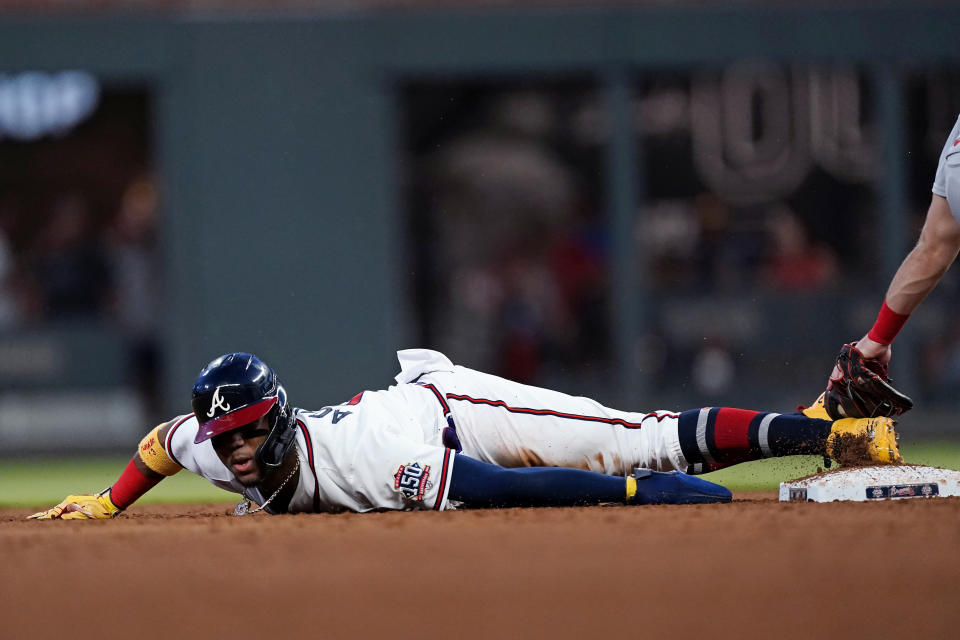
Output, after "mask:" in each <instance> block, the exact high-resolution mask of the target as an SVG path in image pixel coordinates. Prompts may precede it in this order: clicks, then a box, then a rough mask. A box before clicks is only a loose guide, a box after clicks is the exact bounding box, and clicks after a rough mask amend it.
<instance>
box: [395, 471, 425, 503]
mask: <svg viewBox="0 0 960 640" xmlns="http://www.w3.org/2000/svg"><path fill="white" fill-rule="evenodd" d="M429 478H430V465H424V466H422V467H421V466H420V463H419V462H408V463H407V464H402V465H400V468H399V469H397V472H396V473H395V474H393V488H394V490H396V491H398V492H400V493H402V494H403V495H404V496H406V497H407V498H410V499H411V500H423V496H424V494H425V493H426V492H427V489H430V488H431V487H432V486H433V483H432V482H430V481H429Z"/></svg>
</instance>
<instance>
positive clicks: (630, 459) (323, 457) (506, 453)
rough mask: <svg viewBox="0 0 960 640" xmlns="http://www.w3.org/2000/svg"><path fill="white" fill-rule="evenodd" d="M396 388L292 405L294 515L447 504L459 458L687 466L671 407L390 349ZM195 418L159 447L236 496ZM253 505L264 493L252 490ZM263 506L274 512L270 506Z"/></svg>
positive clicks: (601, 468)
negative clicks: (603, 398)
mask: <svg viewBox="0 0 960 640" xmlns="http://www.w3.org/2000/svg"><path fill="white" fill-rule="evenodd" d="M397 356H398V358H399V360H400V365H401V372H400V373H399V374H398V375H397V376H396V380H397V383H398V384H397V385H395V386H391V387H390V388H389V389H386V390H383V391H364V392H362V393H359V394H357V396H355V397H354V398H353V399H352V400H350V401H349V402H346V403H343V404H340V405H336V406H329V407H323V408H322V409H320V410H319V411H305V410H302V409H298V410H297V411H296V419H297V426H298V429H299V432H298V434H297V439H296V443H295V450H296V454H297V456H298V457H299V459H300V474H299V475H300V477H299V482H298V484H297V488H296V492H295V494H294V496H293V498H292V500H291V502H290V505H289V511H290V512H294V513H295V512H312V511H342V510H351V511H361V512H362V511H371V510H375V509H438V510H439V509H446V508H452V507H454V506H456V505H455V503H453V502H452V501H448V499H447V494H448V491H449V488H450V478H451V475H452V473H453V468H454V462H455V460H456V456H455V455H454V453H455V451H456V450H457V449H461V448H462V452H463V454H464V455H468V456H470V457H472V458H475V459H477V460H482V461H485V462H490V463H493V464H497V465H500V466H504V467H523V466H557V467H572V468H578V469H588V470H591V471H598V472H601V473H607V474H613V475H624V474H626V473H631V472H632V471H633V469H634V468H635V467H649V468H654V469H686V468H687V461H686V460H685V459H684V456H683V454H682V452H681V450H680V442H679V439H678V437H677V414H675V413H671V412H666V411H658V412H653V413H646V414H640V413H627V412H622V411H617V410H614V409H610V408H607V407H604V406H603V405H601V404H599V403H598V402H596V401H594V400H591V399H589V398H583V397H575V396H569V395H566V394H563V393H559V392H556V391H551V390H549V389H541V388H538V387H531V386H528V385H522V384H519V383H516V382H511V381H509V380H505V379H503V378H499V377H497V376H493V375H489V374H485V373H481V372H479V371H474V370H472V369H468V368H466V367H460V366H456V365H454V364H453V363H452V362H450V360H449V359H448V358H447V357H446V356H444V355H443V354H441V353H438V352H436V351H430V350H427V349H407V350H404V351H400V352H398V354H397ZM198 428H199V424H198V422H197V420H196V418H195V417H194V416H193V415H188V416H181V417H180V418H178V419H177V420H176V422H175V423H174V425H173V427H172V428H171V429H170V430H169V432H168V433H167V438H166V450H167V452H168V454H169V455H170V456H171V457H172V458H173V459H174V460H175V461H176V462H177V463H178V464H180V465H181V466H183V467H184V468H186V469H189V470H190V471H192V472H194V473H196V474H198V475H201V476H203V477H205V478H207V479H208V480H209V481H210V482H212V483H213V484H215V485H216V486H218V487H221V488H223V489H226V490H227V491H232V492H235V493H243V490H244V488H243V486H242V485H241V484H240V483H239V482H237V480H236V479H235V478H234V477H233V474H232V473H231V472H230V470H229V469H228V468H227V467H226V466H224V465H223V463H221V462H220V459H219V458H218V457H217V454H216V452H215V451H214V449H213V444H212V443H211V442H210V440H207V441H204V442H202V443H200V444H194V442H193V441H194V438H195V437H196V434H197V430H198ZM247 492H248V495H249V496H250V498H251V499H253V500H254V502H257V503H258V504H262V502H263V500H265V499H266V496H263V495H262V494H261V493H260V492H259V491H257V490H253V489H247ZM268 510H269V509H268Z"/></svg>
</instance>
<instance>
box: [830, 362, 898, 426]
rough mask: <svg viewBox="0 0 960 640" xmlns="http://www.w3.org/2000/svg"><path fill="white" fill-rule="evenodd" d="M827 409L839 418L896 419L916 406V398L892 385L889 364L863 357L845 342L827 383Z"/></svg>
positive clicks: (835, 417)
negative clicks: (912, 398) (888, 371)
mask: <svg viewBox="0 0 960 640" xmlns="http://www.w3.org/2000/svg"><path fill="white" fill-rule="evenodd" d="M824 408H825V409H826V410H827V413H828V414H830V417H831V418H833V419H834V420H839V419H840V418H876V417H879V416H886V417H888V418H893V417H896V416H899V415H900V414H902V413H904V412H906V411H909V410H910V409H912V408H913V400H911V399H910V398H908V397H907V396H905V395H903V394H902V393H900V392H899V391H897V390H896V389H894V388H893V385H891V384H890V378H889V376H888V375H887V365H885V364H883V363H882V362H880V361H879V360H870V359H867V358H864V357H863V354H862V353H860V352H859V351H858V350H857V348H856V346H854V345H853V344H845V345H843V348H842V349H840V355H839V356H837V366H836V367H835V368H834V371H833V375H831V376H830V381H829V382H828V383H827V393H826V397H825V398H824Z"/></svg>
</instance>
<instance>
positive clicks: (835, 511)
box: [0, 493, 960, 640]
mask: <svg viewBox="0 0 960 640" xmlns="http://www.w3.org/2000/svg"><path fill="white" fill-rule="evenodd" d="M229 508H230V507H229V506H228V505H225V504H224V505H206V506H199V507H198V506H191V507H160V506H143V507H134V508H133V509H131V512H130V513H129V514H126V515H124V516H122V517H121V518H118V519H117V520H114V521H87V522H33V521H23V520H22V517H23V516H24V515H27V513H28V512H27V511H25V510H5V511H0V548H2V550H3V571H2V574H0V575H2V578H0V607H2V612H3V628H2V632H0V637H4V638H43V637H51V638H52V637H69V638H112V637H123V638H138V639H140V638H165V639H167V640H171V639H174V638H176V639H179V638H201V637H206V638H226V637H236V638H241V637H242V638H258V637H263V634H269V635H268V636H266V637H269V638H272V639H279V638H294V637H305V638H306V637H323V638H418V637H427V638H435V637H441V636H449V637H451V638H481V637H490V638H551V639H552V638H652V637H664V638H666V637H678V634H679V637H683V636H684V635H686V634H695V635H696V636H698V637H707V638H711V639H712V638H866V637H875V638H894V637H903V638H911V637H928V638H955V637H957V635H958V631H957V629H956V627H957V624H956V622H955V621H954V620H953V616H954V615H956V611H957V610H958V607H960V527H958V525H960V498H940V499H928V500H920V499H917V500H907V501H900V502H883V503H871V504H857V503H843V504H841V503H832V504H813V503H805V504H796V503H793V504H781V503H778V502H776V498H775V496H774V495H773V494H772V493H771V494H744V495H738V496H737V499H736V500H735V501H734V502H733V503H732V504H728V505H708V506H683V507H676V506H674V507H667V506H664V507H593V508H578V509H513V510H502V511H459V512H447V513H433V512H428V513H376V514H365V515H357V514H342V515H298V516H281V517H271V516H262V515H257V516H251V517H247V518H234V517H228V516H227V515H225V514H226V513H227V511H228V510H229Z"/></svg>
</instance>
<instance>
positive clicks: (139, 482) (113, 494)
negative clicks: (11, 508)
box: [28, 421, 182, 520]
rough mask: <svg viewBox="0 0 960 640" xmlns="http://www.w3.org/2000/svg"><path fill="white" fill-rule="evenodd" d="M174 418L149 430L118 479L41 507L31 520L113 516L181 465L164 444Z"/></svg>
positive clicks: (86, 518)
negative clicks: (94, 491)
mask: <svg viewBox="0 0 960 640" xmlns="http://www.w3.org/2000/svg"><path fill="white" fill-rule="evenodd" d="M172 424H173V422H172V421H171V422H167V423H164V424H162V425H160V426H158V427H155V428H154V429H152V430H151V431H150V433H148V434H147V435H146V436H145V437H144V438H143V440H141V441H140V445H139V446H138V447H137V452H136V453H135V454H134V455H133V458H131V459H130V462H129V463H128V464H127V468H126V469H124V471H123V473H122V474H120V477H119V478H117V481H116V482H114V483H113V485H112V486H110V487H107V488H106V489H104V490H103V491H101V492H100V493H97V494H79V495H71V496H67V497H66V498H64V500H63V501H62V502H60V504H58V505H56V506H54V507H51V508H50V509H46V510H45V511H40V512H39V513H35V514H33V515H32V516H28V519H31V520H89V519H100V518H114V517H116V516H117V515H118V514H119V513H120V512H121V511H123V510H124V509H126V508H127V507H129V506H130V505H131V504H133V503H134V502H135V501H136V500H137V499H138V498H140V496H142V495H143V494H145V493H146V492H147V491H149V490H150V489H152V488H153V487H155V486H156V485H157V483H159V482H160V481H161V480H163V479H164V478H165V477H167V476H172V475H173V474H175V473H176V472H178V471H180V469H182V467H181V466H180V465H179V464H177V463H176V462H174V461H173V459H172V458H171V457H170V456H169V455H168V454H167V452H166V450H165V449H164V448H163V442H164V440H165V438H166V435H167V431H169V429H170V427H171V425H172Z"/></svg>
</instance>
